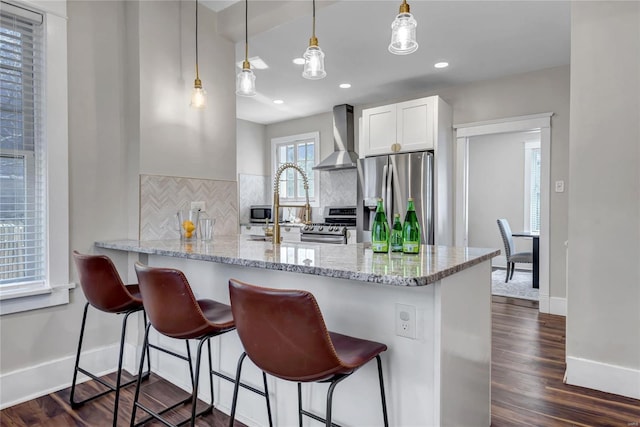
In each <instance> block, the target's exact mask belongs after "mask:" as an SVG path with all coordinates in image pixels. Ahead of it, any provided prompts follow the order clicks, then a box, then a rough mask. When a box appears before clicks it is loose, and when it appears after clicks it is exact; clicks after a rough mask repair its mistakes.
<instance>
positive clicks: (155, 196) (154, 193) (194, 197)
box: [140, 175, 238, 240]
mask: <svg viewBox="0 0 640 427" xmlns="http://www.w3.org/2000/svg"><path fill="white" fill-rule="evenodd" d="M197 201H204V202H205V203H206V212H207V214H208V215H209V217H211V218H214V219H215V225H214V228H213V234H214V236H219V235H235V234H237V232H238V184H237V182H234V181H217V180H209V179H195V178H179V177H173V176H157V175H141V176H140V240H157V239H177V238H179V234H178V221H177V219H176V213H177V212H178V210H181V209H189V208H190V207H191V202H197Z"/></svg>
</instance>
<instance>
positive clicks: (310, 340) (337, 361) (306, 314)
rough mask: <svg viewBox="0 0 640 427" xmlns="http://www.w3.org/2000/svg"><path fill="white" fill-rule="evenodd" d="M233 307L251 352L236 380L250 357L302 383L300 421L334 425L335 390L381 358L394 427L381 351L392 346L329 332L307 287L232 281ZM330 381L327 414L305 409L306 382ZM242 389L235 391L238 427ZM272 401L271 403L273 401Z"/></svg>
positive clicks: (233, 408)
mask: <svg viewBox="0 0 640 427" xmlns="http://www.w3.org/2000/svg"><path fill="white" fill-rule="evenodd" d="M229 296H230V298H231V310H232V312H233V317H234V318H235V319H236V329H237V331H238V335H239V337H240V341H241V342H242V345H243V346H244V349H245V352H244V353H242V355H241V356H240V360H238V367H237V371H236V383H237V382H239V381H240V376H241V371H242V363H243V362H244V358H245V356H249V359H251V361H252V362H253V363H254V364H255V365H256V366H258V368H260V369H262V371H263V372H267V373H268V374H270V375H273V376H275V377H278V378H281V379H284V380H288V381H295V382H297V383H298V422H299V425H300V426H301V427H302V416H303V415H305V416H308V417H310V418H313V419H314V420H316V421H320V422H323V423H326V426H327V427H331V426H332V425H334V426H335V424H332V423H331V407H332V397H333V391H334V389H335V387H336V385H338V383H340V382H341V381H343V380H344V379H345V378H347V377H348V376H350V375H351V374H352V373H354V372H355V371H356V370H357V369H358V368H360V367H361V366H363V365H364V364H365V363H367V362H368V361H370V360H371V359H373V358H374V357H375V358H376V360H377V362H378V379H379V381H380V397H381V399H382V415H383V419H384V425H385V426H388V425H389V420H388V417H387V404H386V400H385V395H384V382H383V378H382V362H381V359H380V353H382V352H383V351H385V350H386V349H387V346H386V345H384V344H381V343H378V342H374V341H367V340H363V339H360V338H354V337H350V336H347V335H342V334H337V333H335V332H329V331H328V330H327V327H326V325H325V323H324V319H323V317H322V313H321V312H320V308H319V307H318V303H317V302H316V299H315V297H314V296H313V295H312V294H311V293H309V292H306V291H299V290H282V289H269V288H262V287H258V286H254V285H250V284H247V283H243V282H240V281H239V280H235V279H231V280H229ZM303 382H329V383H330V385H329V390H328V392H327V409H326V418H325V419H323V418H321V417H319V416H318V415H316V414H313V413H311V412H308V411H306V410H303V409H302V383H303ZM237 400H238V387H237V386H236V387H235V388H234V391H233V403H232V405H231V421H230V423H229V426H233V421H234V418H235V412H236V404H237ZM267 404H268V402H267Z"/></svg>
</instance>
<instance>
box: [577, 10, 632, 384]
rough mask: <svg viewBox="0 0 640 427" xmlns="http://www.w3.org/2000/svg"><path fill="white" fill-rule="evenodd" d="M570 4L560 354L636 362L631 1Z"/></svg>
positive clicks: (613, 362)
mask: <svg viewBox="0 0 640 427" xmlns="http://www.w3.org/2000/svg"><path fill="white" fill-rule="evenodd" d="M571 12H572V30H571V61H572V66H571V141H570V154H571V165H570V170H569V171H570V174H569V177H570V179H571V183H572V184H571V192H570V198H569V286H568V293H569V298H568V303H569V304H568V313H567V357H574V358H580V359H586V360H590V361H594V362H599V363H604V364H610V365H616V366H620V367H627V368H631V369H635V370H636V372H637V370H640V286H639V284H640V263H639V262H638V260H640V219H639V218H640V172H639V171H640V168H639V167H638V165H639V164H640V143H639V141H640V125H639V123H640V120H639V118H640V3H638V2H574V3H573V5H572V10H571ZM635 378H636V381H637V379H638V374H636V377H635ZM582 379H583V380H584V379H585V378H582ZM632 379H633V377H631V376H629V377H628V380H632ZM635 387H636V389H637V387H638V384H637V383H636V384H635Z"/></svg>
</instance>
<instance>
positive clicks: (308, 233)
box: [300, 206, 356, 244]
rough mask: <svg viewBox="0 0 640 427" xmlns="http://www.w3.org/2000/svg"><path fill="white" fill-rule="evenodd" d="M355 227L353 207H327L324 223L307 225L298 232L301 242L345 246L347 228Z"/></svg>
mask: <svg viewBox="0 0 640 427" xmlns="http://www.w3.org/2000/svg"><path fill="white" fill-rule="evenodd" d="M355 225H356V207H355V206H327V207H325V208H324V222H323V223H314V224H308V225H305V226H304V227H302V230H300V240H301V241H302V242H317V243H333V244H346V243H347V233H348V232H349V228H353V227H355Z"/></svg>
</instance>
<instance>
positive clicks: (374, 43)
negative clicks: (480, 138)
mask: <svg viewBox="0 0 640 427" xmlns="http://www.w3.org/2000/svg"><path fill="white" fill-rule="evenodd" d="M209 3H220V2H216V1H212V2H209ZM227 3H232V2H227ZM270 3H272V5H271V4H270ZM288 3H289V4H293V6H292V7H289V6H287V4H288ZM400 3H401V2H400V1H391V2H390V1H382V0H376V1H371V0H369V1H355V0H346V1H337V2H318V3H317V10H316V35H317V37H318V40H319V45H320V48H321V49H322V50H323V51H324V52H325V55H326V58H325V68H326V70H327V77H326V78H324V79H322V80H315V81H311V80H306V79H304V78H302V75H301V74H302V66H299V65H295V64H293V63H292V59H293V58H295V57H300V56H302V53H303V52H304V50H305V49H306V47H307V45H308V43H309V37H310V36H311V2H310V1H307V2H300V1H296V2H282V1H279V2H265V1H258V2H256V1H255V0H254V1H251V2H249V16H250V19H249V31H250V38H249V56H250V57H253V56H260V57H261V58H262V59H263V60H264V61H265V62H266V63H267V64H268V65H269V69H267V70H255V74H256V87H257V92H258V95H257V96H255V97H253V98H245V97H241V96H238V97H237V117H238V118H240V119H243V120H249V121H252V122H256V123H263V124H269V123H275V122H280V121H283V120H288V119H293V118H297V117H305V116H309V115H312V114H317V113H321V112H327V111H331V108H332V106H333V105H336V104H343V103H349V104H355V105H359V104H371V103H379V102H385V101H390V100H394V99H398V98H403V97H407V96H410V95H411V94H412V93H416V94H417V95H419V94H421V93H424V92H426V91H431V90H436V89H438V88H442V87H448V86H455V85H459V84H464V83H469V82H473V81H479V80H487V79H493V78H499V77H503V76H507V75H511V74H518V73H524V72H527V71H533V70H540V69H544V68H549V67H554V66H559V65H564V64H568V63H569V51H570V3H569V2H568V1H424V0H423V1H416V0H410V1H409V4H410V6H411V12H412V13H413V15H414V17H415V19H416V20H417V21H418V29H417V34H418V43H419V46H420V47H419V48H418V50H417V51H416V52H415V53H413V54H411V55H406V56H396V55H392V54H391V53H389V52H388V50H387V46H388V44H389V39H390V36H391V22H392V21H393V19H394V17H395V15H396V14H397V13H398V7H399V5H400ZM227 6H228V5H225V7H226V9H225V10H223V11H222V14H221V15H220V17H222V18H223V19H219V21H218V22H219V23H220V22H221V21H224V19H226V21H227V22H226V24H223V25H222V26H221V29H222V32H223V33H224V32H225V31H226V33H227V34H223V35H226V36H227V37H229V38H231V39H232V40H235V41H238V43H237V45H236V60H237V61H241V60H242V59H243V58H244V34H242V32H243V31H238V30H244V2H238V3H236V4H233V5H231V7H227ZM285 8H287V9H286V10H289V11H290V10H293V9H296V13H288V15H289V16H286V18H283V16H284V15H285V14H284V13H282V12H280V10H283V9H285ZM305 8H308V11H306V12H305ZM222 9H224V8H222V7H220V8H219V10H222ZM256 10H257V12H256V13H257V15H259V16H254V15H253V14H252V11H254V12H255V11H256ZM269 10H271V11H274V12H273V13H272V14H271V17H269V19H267V18H266V16H267V12H268V11H269ZM276 12H277V13H276ZM224 13H226V14H227V15H226V16H225V15H223V14H224ZM295 15H297V16H295ZM232 16H233V23H231V22H228V21H230V20H231V17H232ZM238 20H239V21H240V22H237V21H238ZM267 20H270V22H269V23H266V22H265V21H267ZM284 20H286V22H282V21H284ZM225 25H226V27H225ZM252 25H253V26H254V27H258V28H259V30H258V31H260V32H258V33H257V34H254V33H253V32H252V29H251V27H252ZM225 28H226V30H225ZM263 29H264V30H263ZM439 61H447V62H449V63H450V66H449V67H448V68H446V69H442V70H438V69H435V68H434V67H433V64H434V63H436V62H439ZM344 82H348V83H351V85H352V87H351V88H350V89H340V88H339V87H338V85H339V84H340V83H344ZM274 99H282V100H283V101H284V104H282V105H275V104H274V103H273V100H274Z"/></svg>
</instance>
